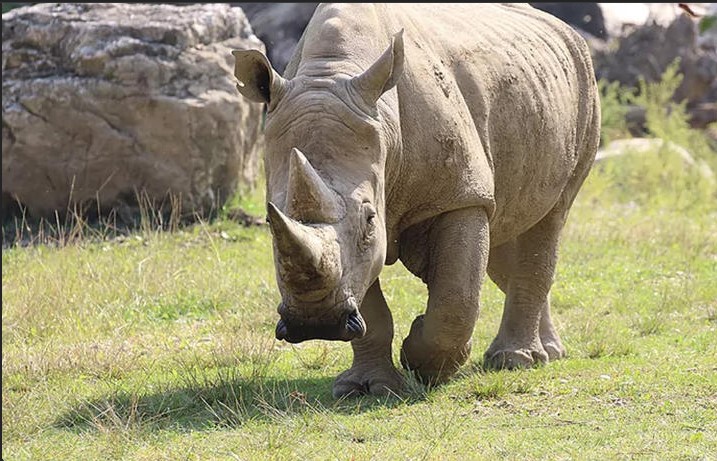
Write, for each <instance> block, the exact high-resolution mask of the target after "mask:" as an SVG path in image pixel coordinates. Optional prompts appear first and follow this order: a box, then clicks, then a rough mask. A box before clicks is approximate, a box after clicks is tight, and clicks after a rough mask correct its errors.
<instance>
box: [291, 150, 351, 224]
mask: <svg viewBox="0 0 717 461" xmlns="http://www.w3.org/2000/svg"><path fill="white" fill-rule="evenodd" d="M288 182H289V184H288V186H287V191H286V203H287V211H288V213H289V215H290V216H292V217H294V218H296V219H299V220H301V221H304V222H312V223H334V222H337V221H338V220H339V219H340V218H341V214H342V206H341V204H340V202H339V200H338V198H337V196H336V193H335V192H334V191H332V190H331V189H330V188H329V187H328V186H327V185H326V183H325V182H324V180H323V179H321V177H320V176H319V174H318V173H317V172H316V170H314V168H313V167H312V166H311V164H310V163H309V161H308V160H307V159H306V157H305V156H304V154H303V153H301V151H300V150H299V149H296V148H294V149H292V150H291V158H290V160H289V181H288Z"/></svg>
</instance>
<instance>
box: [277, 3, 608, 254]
mask: <svg viewBox="0 0 717 461" xmlns="http://www.w3.org/2000/svg"><path fill="white" fill-rule="evenodd" d="M400 29H404V43H405V64H404V75H403V77H402V78H401V80H400V81H399V83H398V85H397V93H396V97H397V98H398V105H399V109H400V126H401V138H402V149H400V151H398V152H395V153H394V155H392V156H389V158H388V159H387V162H386V171H385V177H386V186H385V190H386V204H387V228H388V231H389V238H392V236H397V235H398V234H400V233H401V232H402V231H403V230H405V229H406V228H408V227H410V226H412V225H414V224H416V223H419V222H422V221H424V220H426V219H429V218H430V217H432V216H435V215H438V214H440V213H443V212H445V211H450V210H454V209H459V208H463V207H467V206H484V207H485V208H486V209H488V210H489V212H490V213H491V214H492V218H491V240H492V244H499V243H501V242H502V241H505V240H507V239H510V238H512V237H514V236H515V235H518V234H519V233H522V232H523V231H524V230H526V229H528V228H529V227H531V226H532V225H534V224H535V223H536V222H537V221H538V220H540V219H541V218H542V216H544V215H545V214H546V213H547V212H548V211H549V210H550V209H551V208H552V207H553V206H554V205H555V203H556V202H557V201H558V199H559V197H560V195H561V192H562V191H563V190H564V189H565V188H566V186H567V185H568V184H569V182H570V181H571V179H572V178H573V177H575V176H581V175H582V176H583V177H584V174H586V171H584V170H586V169H587V168H589V165H590V164H591V162H592V158H593V157H594V155H595V149H594V148H593V147H594V146H596V143H597V137H598V132H599V123H597V124H596V123H595V121H596V118H595V111H596V110H597V108H596V101H597V99H596V95H597V90H596V85H595V79H594V74H593V70H592V64H591V60H590V55H589V51H588V49H587V46H586V45H585V42H584V40H583V39H582V38H581V37H580V36H579V35H578V34H577V33H575V32H574V31H573V30H572V29H571V28H570V27H569V26H567V25H566V24H564V23H562V22H561V21H559V20H557V19H556V18H554V17H552V16H550V15H548V14H546V13H544V12H542V11H539V10H537V9H534V8H532V7H530V6H528V5H527V4H526V5H519V4H377V5H368V4H343V5H340V6H339V5H336V4H322V5H321V6H320V7H319V8H317V11H316V13H315V15H314V17H313V19H312V21H311V22H310V23H309V26H308V27H307V30H306V31H305V33H304V36H303V38H302V42H301V44H300V46H299V47H297V51H296V53H295V55H294V57H293V59H292V62H291V63H290V64H289V66H288V67H287V76H288V77H293V76H294V75H300V74H302V73H307V72H312V70H313V69H316V68H324V67H326V66H327V65H329V66H333V68H334V70H335V71H336V72H344V73H348V74H351V73H354V74H355V73H358V72H360V71H362V70H363V69H366V68H368V67H369V66H370V64H371V63H372V62H374V60H375V59H376V58H378V56H379V55H380V54H381V53H382V52H383V50H384V49H385V47H386V45H387V44H388V43H389V42H390V37H391V36H392V35H393V34H394V33H396V32H397V31H398V30H400ZM392 97H393V96H392V95H390V94H389V95H387V97H385V98H384V99H388V98H392ZM598 120H599V119H598ZM578 170H583V171H578ZM389 241H391V240H389Z"/></svg>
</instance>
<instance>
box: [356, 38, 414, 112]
mask: <svg viewBox="0 0 717 461" xmlns="http://www.w3.org/2000/svg"><path fill="white" fill-rule="evenodd" d="M402 72H403V29H401V30H400V31H398V32H397V33H396V34H395V35H394V36H393V38H392V40H391V45H390V46H389V47H388V48H387V49H386V51H384V52H383V54H382V55H381V57H379V58H378V60H377V61H376V62H374V63H373V64H372V65H371V67H369V68H368V69H367V70H366V71H365V72H364V73H362V74H361V75H357V76H356V77H354V78H353V79H352V80H351V83H352V84H353V86H354V88H356V90H357V91H358V92H359V93H360V94H361V96H363V99H364V100H365V101H366V102H368V103H371V104H375V103H376V101H378V98H380V97H381V95H382V94H383V93H385V92H386V91H388V90H390V89H391V88H393V87H394V86H396V83H397V82H398V79H399V78H400V77H401V73H402Z"/></svg>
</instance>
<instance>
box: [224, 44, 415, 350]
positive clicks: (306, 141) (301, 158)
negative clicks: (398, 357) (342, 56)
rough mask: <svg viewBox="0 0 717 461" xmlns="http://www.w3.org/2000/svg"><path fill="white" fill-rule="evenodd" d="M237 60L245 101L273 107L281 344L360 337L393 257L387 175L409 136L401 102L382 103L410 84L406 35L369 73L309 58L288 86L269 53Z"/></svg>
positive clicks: (268, 162) (269, 164)
mask: <svg viewBox="0 0 717 461" xmlns="http://www.w3.org/2000/svg"><path fill="white" fill-rule="evenodd" d="M232 54H233V55H234V56H235V59H236V61H235V72H234V74H235V76H236V78H237V80H238V81H239V84H238V85H237V89H238V90H239V92H240V93H241V94H242V95H243V96H245V97H246V98H248V99H249V100H251V101H254V102H263V103H266V104H267V119H266V125H265V138H266V139H265V141H266V152H265V158H264V167H265V171H266V178H267V218H268V221H269V225H270V228H271V232H272V235H273V249H274V263H275V267H276V276H277V277H276V278H277V284H278V287H279V291H280V293H281V297H282V301H281V303H280V304H279V307H278V313H279V316H280V319H279V321H278V323H277V326H276V338H277V339H283V340H286V341H288V342H291V343H298V342H301V341H305V340H308V339H328V340H343V341H350V340H352V339H356V338H360V337H362V336H364V335H365V334H366V322H365V321H364V319H363V316H362V315H361V310H360V306H361V304H362V301H363V298H364V295H365V293H366V291H367V290H368V288H369V287H370V286H371V284H372V283H373V282H374V281H375V280H376V279H377V277H378V275H379V273H380V271H381V269H382V267H383V264H384V262H385V258H386V229H385V220H386V216H385V201H384V180H385V178H384V170H385V163H386V158H387V155H388V153H389V151H391V149H395V148H396V146H397V145H398V144H399V143H400V141H399V139H400V128H399V126H398V123H396V122H395V121H394V120H393V119H395V118H396V117H395V116H394V115H393V114H397V113H398V112H397V110H395V108H396V107H397V103H396V102H395V99H396V97H395V95H392V96H391V97H390V98H385V99H391V101H392V102H393V104H391V103H387V102H385V101H380V99H381V97H382V95H384V94H385V93H387V92H388V91H389V90H390V89H391V88H393V87H394V86H395V85H396V82H397V80H398V78H399V77H400V75H401V71H402V66H403V41H402V31H401V32H399V33H398V34H396V35H395V36H394V37H393V40H392V42H391V44H390V46H389V47H388V49H386V51H385V52H384V53H383V54H382V55H381V56H380V57H378V59H377V60H376V61H375V62H373V63H372V64H370V65H368V67H367V68H366V69H365V70H362V69H361V68H359V67H358V66H356V65H355V64H350V63H348V64H344V67H341V65H340V64H339V67H336V63H334V62H333V61H328V62H327V60H325V59H307V60H305V61H302V62H301V63H300V64H299V66H298V67H299V72H297V75H296V76H295V77H293V78H291V79H288V78H286V79H285V78H283V77H282V76H280V75H279V74H278V73H277V72H276V71H275V70H274V69H273V68H272V66H271V64H270V63H269V61H268V59H267V58H266V56H265V55H264V54H263V53H261V52H259V51H256V50H235V51H233V52H232ZM332 66H333V67H332ZM352 66H354V67H352Z"/></svg>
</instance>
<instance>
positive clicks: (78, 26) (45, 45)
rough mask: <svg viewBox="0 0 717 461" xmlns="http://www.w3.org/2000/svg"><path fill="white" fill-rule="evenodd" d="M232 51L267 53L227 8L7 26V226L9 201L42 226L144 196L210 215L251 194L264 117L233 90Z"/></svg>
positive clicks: (167, 8) (49, 8)
mask: <svg viewBox="0 0 717 461" xmlns="http://www.w3.org/2000/svg"><path fill="white" fill-rule="evenodd" d="M234 48H255V49H259V50H264V46H263V44H262V43H261V42H260V40H259V39H258V38H257V37H256V36H255V35H254V34H253V32H252V29H251V27H250V25H249V23H248V21H247V19H246V17H245V16H244V13H243V12H242V10H241V9H240V8H232V7H230V6H228V5H220V4H213V5H188V6H171V5H149V4H58V3H51V4H38V5H35V6H31V7H23V8H19V9H15V10H12V11H10V12H8V13H5V14H3V17H2V72H3V81H2V178H3V180H2V196H3V215H5V211H6V206H9V204H10V203H12V202H19V203H21V204H22V205H24V206H26V207H27V209H28V211H29V212H30V213H31V214H33V215H37V216H47V215H49V214H51V213H53V212H54V211H56V210H63V209H65V208H66V207H67V206H68V204H85V205H87V204H92V205H91V206H92V207H95V209H97V207H101V208H103V209H108V208H110V207H112V208H114V207H117V206H124V205H126V204H130V205H131V204H133V203H134V202H135V198H136V196H137V194H138V193H140V194H142V195H143V196H144V197H146V198H149V200H151V201H152V202H153V203H155V204H161V203H164V204H167V203H169V200H168V199H169V198H170V197H172V196H173V197H179V201H178V202H177V201H175V206H176V205H177V204H181V209H182V211H183V212H191V213H193V212H199V213H200V214H205V213H206V212H208V211H209V210H211V209H212V208H213V207H216V206H218V205H221V204H222V202H223V201H224V200H225V199H226V198H227V196H228V195H230V194H231V193H232V192H233V191H235V189H236V188H237V186H238V185H239V184H240V183H243V184H252V183H253V181H254V179H255V174H256V172H257V166H258V165H257V164H258V160H257V159H258V153H257V150H258V147H259V146H258V144H259V143H258V141H259V139H260V132H261V119H262V109H261V107H260V106H257V105H252V104H248V103H246V102H245V101H244V100H243V99H242V98H241V96H240V95H239V93H238V92H237V90H236V87H235V84H236V81H235V79H234V76H233V72H232V70H233V59H234V58H233V57H232V55H231V50H232V49H234ZM98 204H99V205H98Z"/></svg>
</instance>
